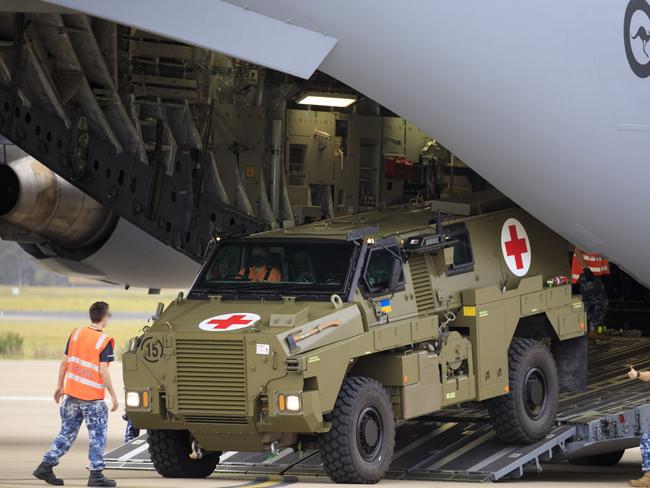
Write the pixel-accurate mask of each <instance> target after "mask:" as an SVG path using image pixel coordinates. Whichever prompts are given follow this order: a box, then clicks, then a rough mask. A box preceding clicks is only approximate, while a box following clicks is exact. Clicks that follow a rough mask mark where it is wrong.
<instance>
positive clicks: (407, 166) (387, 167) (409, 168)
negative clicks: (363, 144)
mask: <svg viewBox="0 0 650 488" xmlns="http://www.w3.org/2000/svg"><path fill="white" fill-rule="evenodd" d="M412 173H413V161H411V160H410V159H406V158H405V157H404V156H386V157H385V158H384V174H385V175H386V178H398V179H401V180H409V179H411V175H412Z"/></svg>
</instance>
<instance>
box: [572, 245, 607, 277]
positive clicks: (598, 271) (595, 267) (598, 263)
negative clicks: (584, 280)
mask: <svg viewBox="0 0 650 488" xmlns="http://www.w3.org/2000/svg"><path fill="white" fill-rule="evenodd" d="M582 260H583V261H584V262H585V267H587V268H589V269H590V270H591V272H592V273H593V274H595V275H596V276H603V275H608V274H609V261H607V259H605V258H604V257H602V256H601V255H600V254H598V253H595V252H584V251H583V252H582ZM582 269H583V268H582V266H580V261H578V256H576V253H575V251H574V252H573V261H572V262H571V283H577V282H578V278H580V275H581V274H582Z"/></svg>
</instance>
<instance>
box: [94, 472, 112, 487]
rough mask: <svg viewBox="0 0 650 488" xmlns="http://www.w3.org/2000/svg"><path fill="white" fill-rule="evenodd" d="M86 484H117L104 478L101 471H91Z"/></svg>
mask: <svg viewBox="0 0 650 488" xmlns="http://www.w3.org/2000/svg"><path fill="white" fill-rule="evenodd" d="M88 486H117V483H115V481H113V480H109V479H108V478H106V477H105V476H104V475H103V474H102V472H101V471H91V472H90V477H89V478H88Z"/></svg>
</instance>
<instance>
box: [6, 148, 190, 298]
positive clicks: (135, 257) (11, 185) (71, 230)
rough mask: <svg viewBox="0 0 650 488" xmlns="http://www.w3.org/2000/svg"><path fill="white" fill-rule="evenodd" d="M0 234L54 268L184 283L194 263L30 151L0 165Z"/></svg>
mask: <svg viewBox="0 0 650 488" xmlns="http://www.w3.org/2000/svg"><path fill="white" fill-rule="evenodd" d="M0 238H2V239H5V240H12V241H16V242H18V243H19V244H20V245H21V247H22V248H23V249H25V250H26V251H27V252H28V253H29V254H31V255H32V256H33V257H34V258H36V259H37V260H39V262H40V263H41V264H43V265H45V266H46V267H48V268H50V269H52V270H54V271H58V272H60V273H64V274H68V275H80V276H86V277H89V278H94V279H98V280H102V281H106V282H110V283H116V284H122V285H130V286H142V287H147V288H154V289H159V288H184V287H187V286H189V285H190V284H191V282H192V279H193V277H194V275H195V273H196V272H197V270H198V263H196V262H194V261H192V260H191V259H190V258H188V257H187V256H184V255H183V254H181V253H179V252H178V251H176V250H174V249H172V248H171V247H169V246H166V245H165V244H163V243H161V242H160V241H158V240H156V239H154V238H153V237H151V236H149V235H148V234H146V233H144V232H143V231H141V230H140V229H138V228H137V227H136V226H134V225H133V224H130V223H129V222H127V221H126V220H124V219H120V218H119V217H117V216H116V215H115V214H113V212H111V211H110V210H109V209H108V208H106V207H105V206H103V205H102V204H101V203H98V202H96V201H95V200H93V199H92V198H90V197H89V196H88V195H86V194H85V193H83V192H82V191H80V190H78V189H77V188H75V187H74V186H73V185H71V184H70V183H68V182H67V181H66V180H64V179H63V178H61V177H60V176H58V175H57V174H55V173H54V172H52V171H51V170H50V169H48V168H47V167H45V166H44V165H42V164H41V163H40V162H38V161H37V160H36V159H34V158H32V157H30V156H26V157H23V158H20V159H17V160H15V161H12V162H10V163H8V164H4V165H0ZM170 270H173V272H170Z"/></svg>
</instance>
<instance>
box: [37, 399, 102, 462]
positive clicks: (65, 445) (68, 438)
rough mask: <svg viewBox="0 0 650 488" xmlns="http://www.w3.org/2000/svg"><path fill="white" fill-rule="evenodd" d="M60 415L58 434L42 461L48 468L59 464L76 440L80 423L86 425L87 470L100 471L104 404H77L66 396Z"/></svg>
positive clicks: (85, 402)
mask: <svg viewBox="0 0 650 488" xmlns="http://www.w3.org/2000/svg"><path fill="white" fill-rule="evenodd" d="M60 413H61V431H60V432H59V434H58V435H57V436H56V438H55V439H54V442H52V445H51V446H50V449H49V451H47V452H46V453H45V456H43V461H44V462H45V463H47V464H51V465H52V466H56V465H57V464H59V459H60V458H61V457H62V456H63V455H64V454H65V453H66V452H68V451H69V450H70V448H71V447H72V443H73V442H74V441H75V439H76V438H77V434H78V433H79V428H80V427H81V423H82V422H86V427H87V428H88V437H89V445H88V460H89V461H90V470H91V471H101V470H103V469H104V448H105V447H106V428H107V426H108V408H107V407H106V403H104V400H79V399H78V398H72V397H69V396H66V397H65V398H64V399H63V401H62V402H61V408H60Z"/></svg>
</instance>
